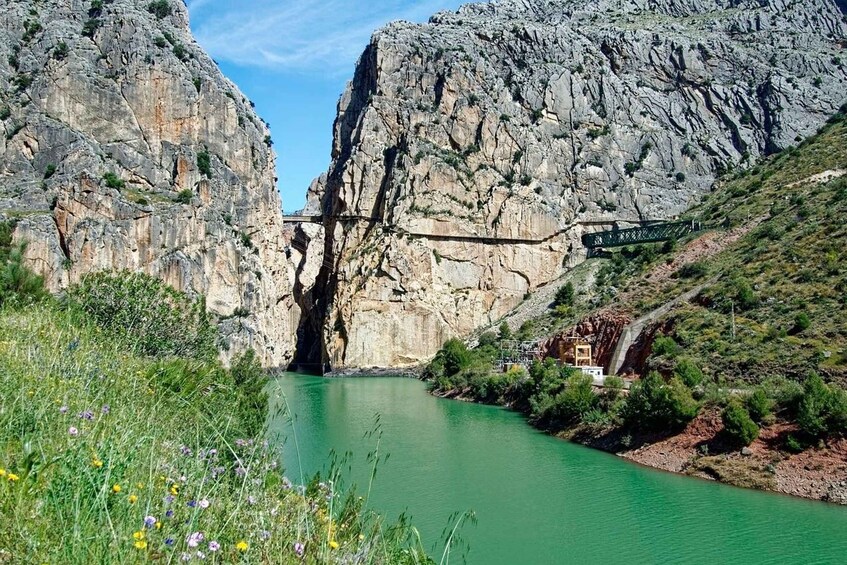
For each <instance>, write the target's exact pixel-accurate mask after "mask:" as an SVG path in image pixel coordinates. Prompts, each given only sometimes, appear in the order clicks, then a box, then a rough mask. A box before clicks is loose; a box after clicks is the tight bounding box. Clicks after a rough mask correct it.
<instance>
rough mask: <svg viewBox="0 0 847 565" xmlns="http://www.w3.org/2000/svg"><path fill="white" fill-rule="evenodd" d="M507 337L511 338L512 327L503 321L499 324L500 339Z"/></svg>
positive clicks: (503, 339)
mask: <svg viewBox="0 0 847 565" xmlns="http://www.w3.org/2000/svg"><path fill="white" fill-rule="evenodd" d="M507 339H512V329H511V328H510V327H509V324H507V323H506V322H503V323H502V324H500V341H505V340H507Z"/></svg>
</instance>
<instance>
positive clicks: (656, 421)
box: [623, 371, 700, 431]
mask: <svg viewBox="0 0 847 565" xmlns="http://www.w3.org/2000/svg"><path fill="white" fill-rule="evenodd" d="M699 409H700V407H699V406H698V404H697V402H696V401H695V400H694V398H693V397H692V396H691V391H690V390H689V389H688V387H686V386H685V384H683V382H682V381H680V380H679V379H677V378H673V379H671V380H670V382H668V383H665V382H664V380H662V377H661V375H659V373H657V372H655V371H653V372H651V373H650V374H648V375H647V377H645V378H644V379H643V380H642V381H641V382H637V383H635V384H633V385H632V390H631V391H630V394H629V398H628V399H627V402H626V405H625V406H624V409H623V417H624V420H625V421H626V422H627V423H628V424H630V425H633V426H637V427H643V428H645V429H648V430H657V431H658V430H668V431H676V430H679V429H682V428H683V427H685V425H686V424H687V423H688V422H690V421H691V420H692V419H693V418H694V417H695V416H696V415H697V412H698V411H699Z"/></svg>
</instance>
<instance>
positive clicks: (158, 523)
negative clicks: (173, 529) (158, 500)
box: [156, 522, 162, 530]
mask: <svg viewBox="0 0 847 565" xmlns="http://www.w3.org/2000/svg"><path fill="white" fill-rule="evenodd" d="M156 529H157V530H161V529H162V523H161V522H156Z"/></svg>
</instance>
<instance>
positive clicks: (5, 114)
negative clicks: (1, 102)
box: [0, 106, 12, 121]
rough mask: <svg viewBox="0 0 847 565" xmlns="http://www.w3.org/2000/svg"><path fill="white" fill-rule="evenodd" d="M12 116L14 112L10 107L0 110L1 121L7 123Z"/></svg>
mask: <svg viewBox="0 0 847 565" xmlns="http://www.w3.org/2000/svg"><path fill="white" fill-rule="evenodd" d="M11 116H12V110H11V109H9V107H8V106H3V107H2V108H0V121H6V120H8V119H9V118H10V117H11Z"/></svg>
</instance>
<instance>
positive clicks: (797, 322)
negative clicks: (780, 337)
mask: <svg viewBox="0 0 847 565" xmlns="http://www.w3.org/2000/svg"><path fill="white" fill-rule="evenodd" d="M811 325H812V321H811V320H809V315H808V314H806V313H805V312H800V313H799V314H797V316H796V317H795V318H794V327H793V328H792V329H791V333H794V334H798V333H801V332H804V331H806V330H808V329H809V328H810V327H811Z"/></svg>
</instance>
